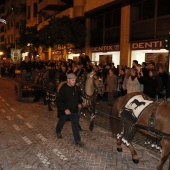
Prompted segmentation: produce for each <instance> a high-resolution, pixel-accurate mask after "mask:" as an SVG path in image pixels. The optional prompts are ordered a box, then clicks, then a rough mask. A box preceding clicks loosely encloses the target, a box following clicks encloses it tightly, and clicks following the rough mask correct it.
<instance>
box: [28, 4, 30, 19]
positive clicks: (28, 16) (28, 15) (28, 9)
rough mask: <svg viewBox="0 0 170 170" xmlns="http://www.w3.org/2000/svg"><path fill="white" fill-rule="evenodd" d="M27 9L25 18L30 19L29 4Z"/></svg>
mask: <svg viewBox="0 0 170 170" xmlns="http://www.w3.org/2000/svg"><path fill="white" fill-rule="evenodd" d="M27 9H28V11H27V19H30V6H28V8H27Z"/></svg>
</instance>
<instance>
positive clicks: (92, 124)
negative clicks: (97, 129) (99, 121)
mask: <svg viewBox="0 0 170 170" xmlns="http://www.w3.org/2000/svg"><path fill="white" fill-rule="evenodd" d="M92 107H93V109H94V111H92V112H91V111H90V113H91V118H90V125H89V130H90V131H92V130H93V128H94V119H95V117H96V113H97V112H96V109H95V108H96V107H95V103H94V102H93V103H92Z"/></svg>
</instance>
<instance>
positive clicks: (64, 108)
mask: <svg viewBox="0 0 170 170" xmlns="http://www.w3.org/2000/svg"><path fill="white" fill-rule="evenodd" d="M76 79H77V77H76V75H75V74H74V73H70V74H68V75H67V83H65V84H63V85H62V86H61V88H60V90H59V96H58V101H57V108H58V117H59V121H58V123H57V126H56V133H57V137H58V138H62V135H61V131H62V128H63V126H64V124H65V122H66V121H67V120H68V119H69V120H70V121H71V126H72V132H73V136H74V141H75V144H76V145H77V146H80V147H82V146H83V145H84V144H83V143H82V142H81V137H80V133H79V115H78V105H79V104H82V105H83V106H85V103H83V100H82V98H81V92H80V89H79V88H78V86H77V85H76Z"/></svg>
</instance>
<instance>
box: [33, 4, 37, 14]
mask: <svg viewBox="0 0 170 170" xmlns="http://www.w3.org/2000/svg"><path fill="white" fill-rule="evenodd" d="M34 17H37V3H34Z"/></svg>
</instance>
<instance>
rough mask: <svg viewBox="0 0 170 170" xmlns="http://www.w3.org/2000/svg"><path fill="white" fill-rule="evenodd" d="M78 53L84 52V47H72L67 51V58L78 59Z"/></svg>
mask: <svg viewBox="0 0 170 170" xmlns="http://www.w3.org/2000/svg"><path fill="white" fill-rule="evenodd" d="M80 53H85V49H84V48H83V49H72V50H69V51H67V56H68V59H71V60H74V61H79V56H80Z"/></svg>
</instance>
